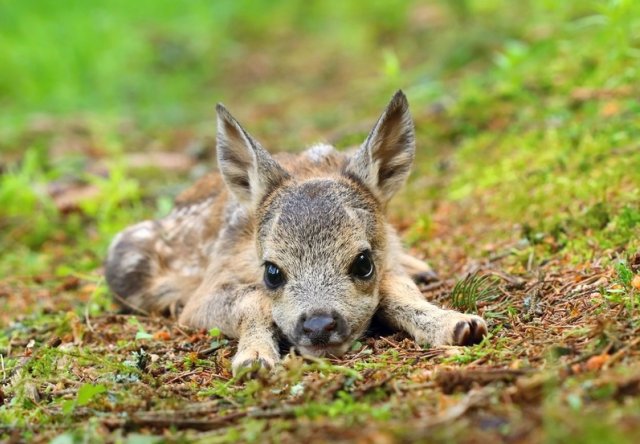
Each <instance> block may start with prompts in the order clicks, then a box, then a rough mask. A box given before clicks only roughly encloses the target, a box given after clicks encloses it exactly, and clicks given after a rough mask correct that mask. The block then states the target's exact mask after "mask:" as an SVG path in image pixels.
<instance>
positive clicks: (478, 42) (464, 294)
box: [0, 1, 640, 444]
mask: <svg viewBox="0 0 640 444" xmlns="http://www.w3.org/2000/svg"><path fill="white" fill-rule="evenodd" d="M196 3H197V2H194V4H196ZM391 3H393V2H390V4H391ZM451 3H452V4H453V3H455V4H456V5H457V6H456V7H453V6H450V5H448V2H432V3H431V4H430V5H431V6H424V5H423V4H422V3H421V2H404V3H402V6H400V4H395V3H394V6H384V5H383V4H381V5H378V6H377V7H372V8H371V9H370V10H367V13H366V14H365V15H364V16H362V14H361V11H359V10H358V8H355V7H353V8H351V7H349V6H345V7H344V8H343V9H342V10H340V11H338V13H341V14H344V16H345V17H347V18H348V20H347V19H345V23H344V24H335V25H334V28H332V31H333V34H334V35H333V36H327V35H325V34H323V32H322V29H321V28H322V26H318V27H317V28H313V27H310V29H313V30H312V31H309V32H308V33H307V34H305V33H303V32H302V31H301V28H300V27H302V26H310V25H309V23H307V22H304V20H303V19H302V18H301V17H303V16H305V17H306V14H307V13H309V14H311V13H313V14H316V20H317V23H320V24H324V25H326V24H328V23H330V22H331V20H332V18H331V17H332V14H333V13H334V11H329V10H328V9H326V8H327V7H325V6H319V5H317V6H315V8H316V9H315V10H314V11H311V12H310V11H306V10H302V9H304V8H305V7H302V6H292V5H291V4H289V5H288V6H281V7H279V8H276V11H275V12H274V14H275V13H277V14H280V15H279V17H284V18H282V19H281V20H276V23H275V24H274V23H272V24H271V25H273V27H272V26H267V25H266V24H264V23H263V22H261V21H260V20H258V19H255V20H253V21H251V20H249V19H248V18H247V17H245V19H246V20H248V21H247V23H251V25H247V27H248V28H247V29H246V30H244V31H239V30H237V29H235V28H234V27H233V23H232V22H231V24H228V23H227V24H226V25H225V26H227V28H225V29H226V31H227V32H229V33H230V34H233V32H236V34H234V35H233V38H234V39H236V42H235V43H234V44H228V45H226V46H221V47H220V48H221V49H220V51H221V53H222V54H223V56H220V57H219V59H218V60H216V61H215V62H216V63H220V64H221V66H222V67H221V68H220V67H218V65H215V66H216V73H217V74H216V76H217V77H216V78H215V79H213V80H212V79H209V78H207V77H206V69H205V68H202V67H200V68H197V69H196V68H194V66H195V65H198V62H197V61H194V60H193V59H194V58H196V56H198V57H199V56H203V57H204V56H205V55H206V54H209V53H208V52H207V50H206V48H205V49H203V46H202V44H201V43H202V41H203V39H204V38H205V37H210V38H211V39H213V40H215V38H218V37H219V36H218V35H217V34H216V35H208V34H206V33H205V31H203V30H202V29H201V28H200V27H199V26H200V25H201V23H200V22H199V21H198V20H197V17H201V14H199V12H198V11H193V15H189V11H190V10H189V9H188V8H187V10H186V12H184V14H185V15H184V17H183V20H182V21H178V20H176V21H175V23H178V25H179V26H178V25H177V26H178V27H177V28H176V29H174V28H172V27H171V26H167V27H162V26H160V25H158V26H157V27H156V28H154V30H153V32H149V33H148V34H146V37H145V38H147V40H148V41H146V44H148V45H149V48H151V49H149V48H148V50H149V51H150V52H153V53H154V54H156V53H159V54H161V55H162V54H164V56H162V57H167V58H168V59H167V60H164V59H162V57H161V58H160V59H159V60H155V61H153V63H151V62H149V63H150V66H151V68H149V69H151V70H153V69H155V70H157V71H158V72H157V78H156V77H153V76H152V77H149V78H150V79H151V80H149V82H150V84H151V85H155V86H157V87H158V90H157V91H155V90H149V91H147V89H145V88H146V86H145V80H144V78H145V77H144V75H143V74H145V73H144V72H142V71H140V68H139V66H137V65H136V64H135V63H134V62H137V59H135V60H134V61H133V62H132V63H133V65H132V74H131V79H133V80H132V82H137V83H135V84H136V85H141V86H140V88H141V89H140V91H138V93H139V96H136V97H139V102H137V103H139V104H140V109H143V110H144V112H141V113H140V115H138V114H136V112H135V111H131V109H134V108H135V104H133V105H130V107H129V108H127V109H126V110H125V109H121V108H110V107H109V106H104V107H102V108H101V107H100V106H99V105H100V104H103V103H105V101H107V99H105V98H104V97H101V96H98V94H100V91H97V92H96V91H93V89H92V88H87V90H86V93H87V103H86V104H84V103H83V104H84V105H86V109H85V110H84V111H83V112H82V113H78V112H71V111H68V110H65V109H61V110H56V111H55V112H54V111H52V112H49V113H44V112H43V113H40V114H38V115H35V116H34V115H33V114H32V113H29V112H27V110H28V109H31V107H33V106H34V105H33V104H32V103H29V102H27V98H29V97H38V94H40V93H39V92H38V91H37V88H35V87H33V88H31V89H29V88H27V89H25V91H29V92H30V95H28V94H24V97H20V98H17V97H13V98H12V97H9V99H7V100H5V102H4V103H9V104H11V103H14V102H15V103H14V105H13V106H14V107H13V108H12V109H14V110H15V113H14V114H13V115H12V117H11V118H9V117H7V115H6V114H5V117H3V120H1V121H0V123H1V125H0V135H1V138H0V153H2V160H1V161H0V174H1V175H0V248H1V249H2V253H1V254H0V441H2V440H6V441H8V442H19V441H33V442H47V441H50V440H54V442H55V443H57V444H61V443H72V442H102V441H105V440H106V441H118V442H130V443H143V442H144V443H148V442H162V441H168V442H175V441H178V442H182V441H184V442H198V441H201V442H264V441H271V442H283V443H287V442H290V443H297V442H322V441H331V442H347V441H350V442H351V441H354V442H362V443H368V442H371V443H373V442H375V443H380V442H415V441H429V442H452V441H456V442H469V443H472V442H593V443H602V442H615V443H624V442H629V443H633V442H640V334H639V333H640V317H639V314H640V241H639V239H640V142H639V141H640V102H638V97H639V96H640V63H638V58H639V57H640V5H638V4H637V3H636V2H632V1H612V2H595V1H594V2H591V1H586V2H580V5H577V4H574V5H564V2H562V3H563V4H562V5H555V4H553V5H552V3H554V2H524V4H523V5H520V4H518V5H516V4H515V3H511V2H500V1H491V2H484V3H483V2H451ZM476 3H477V4H476ZM480 3H483V5H484V6H482V5H480ZM547 3H548V4H547ZM567 3H570V2H567ZM571 3H573V2H571ZM576 3H577V2H576ZM283 5H284V3H283ZM323 5H324V4H323ZM148 6H149V7H150V8H153V7H154V6H153V4H152V3H150V4H149V5H148ZM164 6H165V7H168V4H167V5H164ZM12 7H13V8H16V11H14V12H15V13H16V14H18V13H20V12H22V13H24V11H18V9H19V8H20V7H21V6H19V5H17V4H16V6H12ZM85 7H86V6H81V5H80V6H77V5H76V9H71V10H69V11H67V16H66V17H75V19H77V20H84V19H87V20H90V16H89V15H87V14H86V13H85V12H86V11H84V12H83V10H82V8H85ZM261 7H263V8H269V6H268V5H267V4H266V3H265V5H263V6H261ZM308 7H309V8H311V6H308ZM5 8H6V9H7V11H5V12H7V13H8V12H11V11H9V10H10V9H11V8H10V7H9V6H5ZM78 8H79V9H78ZM118 8H125V9H123V10H122V11H119V10H118V11H119V12H118V11H115V12H113V14H114V15H113V17H111V18H112V19H113V22H112V23H120V22H118V20H120V18H121V16H122V17H124V16H127V14H128V13H129V12H130V11H128V10H126V8H127V6H124V4H123V5H120V6H118ZM158 8H160V7H159V6H158ZM190 8H195V6H193V5H192V6H190ZM385 8H393V11H391V10H388V9H385ZM392 12H393V13H392ZM234 13H237V14H248V13H247V12H238V11H235V12H234ZM42 14H43V15H47V14H48V15H49V16H50V15H51V14H52V12H51V11H44V12H43V13H42ZM118 14H121V16H120V15H118ZM230 14H231V13H230ZM255 14H258V12H255ZM376 14H377V15H376ZM76 15H77V17H76ZM34 17H35V16H34ZM87 17H89V18H87ZM127 17H128V16H127ZM381 18H384V19H385V20H386V21H384V23H386V25H385V26H382V25H376V26H373V25H372V24H371V23H382V22H381V21H380V20H379V19H381ZM34 20H35V19H34ZM69 20H71V19H69ZM159 20H160V19H159ZM162 20H165V21H166V22H167V23H169V20H171V17H169V18H166V17H164V18H162ZM220 20H222V19H220ZM287 20H288V21H287ZM376 20H378V21H376ZM54 22H55V21H51V23H54ZM34 23H35V22H34ZM46 23H49V22H46ZM122 23H125V24H127V23H129V22H126V20H125V21H123V22H122ZM161 23H164V22H161ZM172 23H173V22H172ZM286 23H289V24H290V28H287V27H286V26H285V25H284V24H286ZM331 23H332V22H331ZM276 25H277V26H276ZM47 26H49V25H47ZM50 26H54V25H53V24H51V25H50ZM180 26H183V27H184V29H183V28H180ZM221 26H222V25H221ZM296 26H298V28H296ZM38 29H44V30H45V31H46V29H48V28H46V26H44V27H40V28H38ZM132 29H133V28H132ZM136 29H137V28H136ZM205 29H206V30H207V31H206V32H214V30H212V31H208V28H205ZM10 31H11V32H13V33H14V34H13V35H14V37H15V36H19V35H20V32H21V31H20V29H17V28H16V29H13V28H11V30H10ZM45 31H43V32H45ZM114 32H116V33H118V32H122V30H121V29H120V28H118V27H115V30H114ZM132 32H133V31H132ZM215 32H219V33H221V32H222V31H219V30H215ZM203 33H204V34H203ZM192 34H193V36H192ZM34 35H35V37H33V36H34ZM83 36H84V37H83V39H82V42H85V41H86V39H88V38H89V37H86V34H83ZM185 36H187V37H185ZM36 37H37V34H29V36H27V35H26V34H25V38H24V39H23V40H21V42H22V44H23V45H24V46H23V48H27V47H28V45H29V44H33V45H34V47H35V46H36V45H35V43H34V42H36V40H29V38H34V39H35V38H36ZM94 37H95V36H94ZM7 38H9V37H7ZM16 38H17V37H16ZM70 38H71V37H70ZM96 38H98V37H96ZM190 38H193V41H195V42H196V43H197V44H196V43H193V42H192V41H191V40H189V39H190ZM141 39H142V40H143V41H144V39H143V38H142V37H141ZM261 39H262V40H261ZM213 40H212V41H213ZM7 41H9V40H7ZM345 41H349V42H352V45H354V47H353V48H347V47H346V46H345V43H344V42H345ZM192 43H193V44H192ZM4 44H5V43H4V41H0V49H2V45H4ZM73 44H74V43H73V39H71V40H69V45H73ZM199 45H200V46H199ZM234 45H235V46H234ZM311 47H313V48H316V50H315V51H314V52H313V54H311V53H310V51H309V48H311ZM380 48H385V49H384V51H382V52H381V50H380ZM5 49H7V51H9V48H8V47H7V48H5ZM27 49H28V48H27ZM63 49H64V48H63ZM63 49H61V50H63ZM25 51H26V50H25ZM189 51H191V52H192V53H193V54H191V53H190V52H189ZM0 52H2V51H0ZM185 52H186V53H187V55H184V53H185ZM5 53H6V52H5ZM34 54H35V50H34ZM189 54H191V55H190V56H189ZM367 54H375V57H373V59H374V60H369V58H368V56H367ZM52 57H53V56H52ZM36 59H37V58H36V57H35V55H34V60H36ZM143 59H144V58H143ZM38 60H39V59H38ZM144 60H147V59H144ZM209 61H210V60H209ZM43 64H44V65H43V66H45V65H46V66H47V67H49V69H51V71H50V72H48V73H49V74H50V75H49V77H48V78H55V76H56V75H60V76H61V78H62V77H64V75H63V74H60V73H58V72H55V71H53V68H52V67H53V66H55V60H53V59H51V60H49V61H48V62H47V60H44V61H43ZM108 65H109V64H108V63H106V61H105V66H108ZM174 65H176V67H175V70H174V68H173V67H174ZM4 66H9V67H11V66H14V65H10V64H5V65H4ZM15 66H17V65H15ZM15 66H14V67H15ZM198 66H200V65H198ZM210 66H211V69H213V68H212V66H214V65H210ZM374 67H375V69H374ZM16 69H17V68H16ZM105 69H106V68H105ZM136 69H138V71H136ZM202 71H204V72H205V73H203V72H202ZM6 72H9V73H11V70H10V69H9V68H7V70H6ZM61 72H62V71H61ZM16 73H18V71H15V72H13V75H14V77H15V76H16V75H17V74H16ZM137 74H139V75H140V78H138V77H136V75H137ZM5 75H8V74H5ZM105 75H106V74H105ZM110 75H113V76H116V74H114V73H111V74H110ZM189 76H191V77H189ZM14 77H11V78H9V80H7V82H9V81H10V82H18V80H14ZM25 79H26V80H25ZM43 79H44V77H43ZM106 79H107V81H108V80H109V79H110V78H109V77H108V76H107V78H106ZM292 79H298V82H297V83H295V87H291V86H290V85H291V84H292V83H291V82H292V81H293V80H292ZM3 80H6V79H4V78H3V77H2V76H0V93H3V91H5V90H3V89H2V87H3V85H7V84H9V85H12V84H13V83H10V82H9V83H7V82H5V83H3ZM27 80H28V78H26V77H25V78H21V80H20V81H21V82H23V83H20V85H19V86H20V87H24V88H26V87H27V86H28V84H27ZM103 80H104V79H103ZM120 80H121V79H119V78H118V81H120ZM42 81H44V80H42ZM114 81H115V79H114ZM70 82H76V83H77V84H80V83H81V82H80V81H79V80H78V79H75V78H72V79H71V80H70ZM212 83H215V84H217V85H222V86H221V87H213V88H212V89H209V90H206V91H207V92H206V94H204V93H203V94H202V96H203V97H199V96H198V94H197V92H195V91H191V90H190V89H189V88H190V87H191V86H190V85H192V84H193V85H197V86H198V87H200V88H206V87H207V85H210V84H212ZM17 84H18V83H16V85H17ZM52 85H53V84H52ZM125 86H126V85H125ZM398 87H403V88H404V89H405V92H406V93H407V96H408V98H409V101H410V103H411V106H412V112H413V115H414V119H415V121H416V129H417V134H418V145H419V153H418V157H417V159H416V165H415V168H414V172H413V174H412V176H411V179H410V181H409V183H408V185H407V187H406V189H405V190H404V191H403V192H401V193H400V194H399V195H398V196H397V197H396V198H395V201H394V202H393V205H391V208H390V209H389V217H390V219H391V220H392V221H393V223H394V224H395V225H396V226H398V228H399V229H400V230H401V233H402V236H403V240H404V241H405V243H406V245H407V246H408V248H409V249H410V250H411V251H412V252H413V253H414V254H415V255H417V256H419V257H422V258H424V259H425V260H428V261H429V262H430V264H431V265H432V266H433V268H434V269H435V270H436V271H437V273H438V274H439V277H440V280H439V281H438V282H435V283H431V284H428V285H423V286H422V290H423V292H424V296H425V298H427V299H429V300H432V301H435V302H437V303H439V304H442V305H444V306H448V307H455V308H457V309H459V310H463V311H468V312H477V313H479V314H481V315H482V316H483V317H484V318H485V319H486V320H487V322H488V324H489V335H488V336H487V337H486V339H485V340H484V341H483V342H482V343H481V344H478V345H474V346H471V347H428V346H425V345H422V344H416V343H415V342H413V341H412V340H411V339H409V338H407V337H406V336H404V335H403V334H400V333H396V334H392V335H386V336H374V337H366V338H362V339H361V340H360V341H359V342H357V343H356V344H354V347H353V348H352V350H351V351H350V352H349V353H348V354H347V355H346V356H344V357H342V358H340V359H326V360H318V361H307V360H304V359H302V358H300V357H297V356H295V355H292V356H288V357H287V358H286V359H285V361H284V363H283V365H282V366H280V367H278V368H277V369H275V371H274V372H273V373H272V374H269V375H265V376H263V377H261V378H258V379H255V380H250V381H247V382H245V381H240V380H236V379H234V378H233V377H232V375H231V371H230V359H231V357H232V356H233V353H234V350H235V342H234V341H233V340H230V339H227V338H223V337H221V336H220V335H219V334H218V332H217V331H216V329H212V330H211V331H200V330H192V329H188V328H184V327H181V326H179V325H176V323H175V322H174V321H172V320H171V319H165V318H158V317H144V316H134V315H123V314H120V313H118V311H117V308H116V307H115V306H114V304H112V299H111V295H110V294H109V291H108V289H107V288H106V286H105V283H104V278H103V270H102V260H103V258H104V254H105V251H106V247H107V245H108V243H109V241H110V240H111V238H112V237H113V235H114V234H115V233H117V232H118V231H119V230H120V229H122V228H124V227H125V226H127V225H128V224H131V223H133V222H136V221H139V220H142V219H144V218H152V217H158V216H161V215H163V214H166V213H167V212H168V211H169V209H170V208H171V202H172V198H173V196H175V195H176V194H177V193H178V192H179V191H180V190H182V189H184V188H185V187H186V186H187V185H188V184H189V182H190V181H192V180H193V179H194V178H195V177H198V176H200V175H202V174H203V172H205V171H207V170H209V169H210V168H214V167H215V166H214V161H213V159H214V147H215V143H214V140H213V135H214V133H215V128H214V124H213V119H214V116H213V106H212V105H213V102H214V101H215V100H217V97H218V96H219V97H222V98H223V99H224V101H225V104H226V105H228V106H229V108H230V109H231V110H232V112H233V113H234V114H235V115H236V116H237V117H238V118H239V120H240V121H242V122H243V124H244V125H245V127H246V128H247V129H248V130H249V131H251V133H252V134H253V135H254V136H256V137H257V138H258V139H260V140H262V141H263V143H264V145H265V146H266V147H268V148H269V149H270V150H272V151H276V150H277V149H279V147H282V148H281V149H285V150H291V151H295V150H299V149H301V148H303V146H304V145H309V144H311V143H313V142H315V141H317V140H322V139H324V140H327V141H329V142H331V143H335V144H336V145H337V146H338V147H347V146H351V145H354V144H357V143H359V142H360V141H361V140H362V139H363V138H364V137H365V136H366V133H367V132H368V130H369V129H370V127H371V126H372V125H373V123H374V121H375V118H376V117H377V116H378V115H379V113H380V112H381V110H382V108H383V107H384V105H385V103H386V101H387V100H388V98H389V97H390V96H391V94H392V93H393V92H394V90H395V89H397V88H398ZM123 88H124V86H123ZM6 91H8V89H7V90H6ZM6 91H5V92H6ZM46 91H50V93H51V95H52V97H53V99H51V100H56V102H55V103H56V104H58V103H61V100H62V99H60V98H61V97H67V96H65V95H64V94H63V92H64V91H62V90H60V91H58V90H57V89H55V85H54V86H50V87H49V89H46ZM61 91H62V92H61ZM44 94H45V93H42V95H43V97H44ZM78 94H79V93H78ZM92 94H93V95H92ZM105 94H106V93H105ZM183 96H184V97H186V103H185V104H183V105H181V104H179V103H178V104H177V105H176V104H175V102H176V101H178V102H179V99H180V97H183ZM205 96H206V97H205ZM127 97H129V96H127ZM11 100H14V102H11ZM19 100H24V102H20V101H19ZM34 100H35V99H34ZM91 100H93V102H92V101H91ZM163 100H164V101H163ZM107 102H108V101H107ZM169 103H172V104H174V106H175V107H176V108H177V109H180V110H182V109H183V108H188V109H189V111H184V112H185V113H187V115H180V116H178V117H176V115H175V112H174V111H175V110H174V109H173V108H171V109H169V105H167V104H169ZM3 106H4V105H3ZM69 106H70V108H73V107H72V106H71V105H69ZM163 106H164V108H163ZM45 108H46V107H45ZM154 109H164V110H166V112H167V115H163V116H160V117H158V115H156V114H153V110H154ZM150 110H151V111H150Z"/></svg>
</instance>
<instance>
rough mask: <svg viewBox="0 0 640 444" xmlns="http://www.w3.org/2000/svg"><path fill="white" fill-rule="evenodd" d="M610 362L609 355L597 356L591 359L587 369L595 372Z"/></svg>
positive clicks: (586, 365)
mask: <svg viewBox="0 0 640 444" xmlns="http://www.w3.org/2000/svg"><path fill="white" fill-rule="evenodd" d="M608 360H609V355H597V356H592V357H590V358H589V360H588V361H587V363H586V364H585V367H586V368H587V370H590V371H595V370H600V369H601V368H602V366H603V365H604V364H606V362H607V361H608Z"/></svg>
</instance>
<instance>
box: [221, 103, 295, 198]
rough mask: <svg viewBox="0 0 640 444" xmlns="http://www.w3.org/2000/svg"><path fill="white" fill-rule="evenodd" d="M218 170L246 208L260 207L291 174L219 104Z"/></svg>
mask: <svg viewBox="0 0 640 444" xmlns="http://www.w3.org/2000/svg"><path fill="white" fill-rule="evenodd" d="M216 111H217V113H218V135H217V152H218V167H219V168H220V173H221V174H222V178H223V179H224V181H225V183H226V184H227V187H228V188H229V190H230V191H231V193H233V195H234V196H235V197H236V199H238V201H239V202H241V203H242V204H244V205H247V206H253V207H255V206H257V205H258V203H259V202H260V201H261V200H262V198H264V196H266V195H267V194H268V193H269V192H270V191H272V190H273V189H274V188H275V187H277V186H278V185H279V184H280V183H282V182H283V181H285V180H286V179H288V178H289V174H288V173H287V172H286V171H285V170H284V169H283V168H282V167H281V166H280V164H279V163H278V162H276V161H275V160H274V159H273V157H271V155H270V154H269V153H268V152H267V151H266V150H265V149H264V148H262V147H261V146H260V144H259V143H258V142H257V141H256V140H254V139H253V138H252V137H251V136H250V135H249V133H247V132H246V131H245V130H244V128H242V126H240V124H239V123H238V121H237V120H236V119H234V118H233V116H232V115H231V114H230V113H229V111H227V109H226V108H225V107H224V106H222V104H218V105H217V106H216Z"/></svg>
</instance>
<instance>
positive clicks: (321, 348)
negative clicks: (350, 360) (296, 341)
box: [296, 341, 351, 358]
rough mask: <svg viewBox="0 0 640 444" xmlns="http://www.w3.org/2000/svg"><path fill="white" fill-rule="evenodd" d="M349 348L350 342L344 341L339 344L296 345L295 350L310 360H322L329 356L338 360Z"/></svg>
mask: <svg viewBox="0 0 640 444" xmlns="http://www.w3.org/2000/svg"><path fill="white" fill-rule="evenodd" d="M350 346H351V341H345V342H342V343H339V344H324V345H296V350H298V352H299V353H300V354H301V355H302V356H309V357H312V358H324V357H329V356H333V357H336V358H339V357H340V356H342V355H344V354H345V353H346V352H347V350H349V347H350Z"/></svg>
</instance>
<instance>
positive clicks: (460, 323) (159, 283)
mask: <svg viewBox="0 0 640 444" xmlns="http://www.w3.org/2000/svg"><path fill="white" fill-rule="evenodd" d="M414 152H415V143H414V133H413V124H412V121H411V116H410V114H409V110H408V105H407V102H406V99H405V97H404V95H403V94H402V93H401V92H398V93H397V94H396V95H395V96H394V98H393V99H392V101H391V103H390V104H389V105H388V107H387V109H386V110H385V112H384V113H383V115H382V116H381V117H380V119H379V120H378V122H377V123H376V125H375V127H374V129H373V130H372V132H371V134H370V135H369V137H368V138H367V140H366V141H365V142H364V144H363V145H362V147H361V148H360V149H359V150H358V151H356V152H355V153H353V154H348V153H341V152H338V151H336V150H334V149H333V148H332V147H329V146H326V145H318V146H315V147H312V148H310V149H309V150H307V151H305V152H304V153H302V154H300V155H297V156H295V155H291V154H280V155H275V156H271V155H269V154H268V153H267V151H266V150H264V149H263V148H262V147H261V146H260V145H259V144H258V142H256V141H255V140H254V139H253V138H251V136H249V135H248V133H247V132H246V131H245V130H244V129H243V128H242V127H241V126H240V125H239V124H238V122H237V121H236V120H235V119H234V118H233V117H232V116H231V115H230V114H229V113H228V112H227V111H226V109H224V108H223V107H222V106H219V107H218V164H219V168H220V173H212V174H210V175H208V176H206V177H205V178H203V179H201V180H200V181H198V182H197V183H196V184H195V185H194V186H193V187H192V188H190V189H189V190H187V191H185V192H184V193H183V194H182V195H180V196H179V197H178V199H177V200H176V207H175V209H174V210H173V211H172V212H171V214H169V215H168V216H167V217H165V218H163V219H161V220H158V221H145V222H142V223H139V224H137V225H134V226H132V227H130V228H128V229H126V230H124V231H123V232H122V233H120V234H118V236H116V238H115V239H114V241H113V243H112V245H111V247H110V249H109V253H108V257H107V262H106V277H107V281H108V283H109V285H110V287H111V289H112V290H113V292H114V294H115V295H116V297H117V299H118V300H119V301H120V302H121V303H122V304H123V305H124V306H126V307H129V308H131V309H134V310H140V311H143V312H164V313H172V314H174V315H177V316H178V321H179V322H180V323H182V324H186V325H190V326H194V327H202V328H212V327H217V328H219V329H220V330H221V331H222V332H223V333H224V334H225V335H227V336H229V337H236V338H238V339H239V345H238V352H237V354H236V356H235V357H234V360H233V368H234V371H238V370H239V369H240V368H243V367H246V366H252V365H256V364H257V365H259V366H262V367H266V368H270V367H272V366H273V365H275V364H276V363H277V362H278V361H279V359H280V354H279V349H278V346H277V343H278V339H279V338H282V337H284V338H286V339H288V340H289V341H290V342H291V343H292V344H293V345H294V346H295V347H296V348H297V349H298V350H299V351H300V352H301V353H303V354H306V355H314V356H322V355H326V354H334V355H340V354H342V353H344V352H345V351H346V350H347V349H348V348H349V346H350V345H351V344H352V342H353V341H355V340H356V339H357V338H358V337H359V336H360V335H361V334H362V333H363V332H364V331H365V330H366V328H367V326H368V325H369V322H370V321H371V319H372V317H373V315H374V314H375V313H378V314H379V315H380V318H382V319H383V320H385V321H386V322H387V323H388V324H389V325H391V326H392V327H394V328H397V329H401V330H404V331H407V332H408V333H409V334H411V335H412V336H413V337H414V338H415V339H416V340H417V341H418V342H420V343H429V344H432V345H441V344H460V345H466V344H470V343H475V342H478V341H479V340H480V339H481V338H482V337H483V336H484V335H485V334H486V325H485V323H484V321H483V320H482V319H481V318H479V317H478V316H474V315H466V314H461V313H457V312H454V311H450V310H442V309H440V308H438V307H436V306H434V305H432V304H430V303H428V302H427V301H425V300H424V298H423V297H422V295H421V293H420V291H419V290H418V288H417V286H416V284H415V283H414V280H413V279H412V277H413V278H418V279H423V278H424V277H425V276H430V275H432V273H431V271H430V269H429V267H428V266H427V265H426V264H424V263H423V262H421V261H419V260H418V259H415V258H413V257H411V256H409V255H408V254H406V253H405V252H404V251H403V250H402V247H401V243H400V240H399V238H398V235H397V233H396V231H395V230H394V229H393V228H392V227H391V226H390V225H389V224H388V223H387V221H386V218H385V208H386V206H387V202H388V201H389V199H390V198H391V197H392V196H393V195H394V194H395V193H396V192H397V191H398V189H399V188H400V187H401V186H402V184H403V183H404V181H405V180H406V177H407V176H408V174H409V171H410V168H411V164H412V161H413V157H414ZM224 184H226V186H224ZM362 255H365V256H367V257H370V258H371V262H372V263H373V266H372V267H369V268H370V271H371V273H370V274H369V275H368V276H367V277H363V276H361V274H362V273H360V274H358V273H357V272H356V271H354V270H357V268H354V267H355V264H356V262H357V260H358V259H357V258H360V261H363V260H364V259H362ZM371 262H366V260H365V264H368V265H370V264H371ZM358 263H362V262H358ZM269 264H274V266H277V268H278V270H280V273H281V275H283V276H285V278H284V282H283V283H281V284H280V285H279V286H278V287H277V288H273V289H270V288H269V287H268V286H267V285H266V284H265V283H264V282H263V274H264V273H265V268H266V267H268V266H269ZM363 267H364V268H365V269H366V268H367V267H366V265H363ZM314 335H315V336H314Z"/></svg>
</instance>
